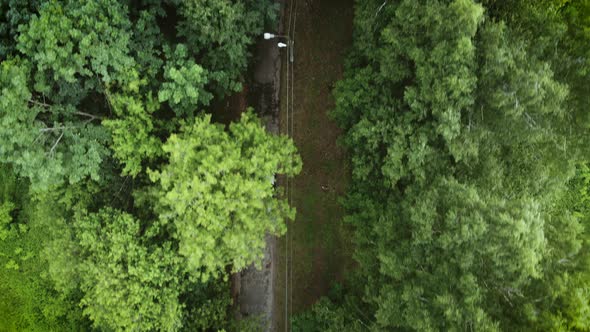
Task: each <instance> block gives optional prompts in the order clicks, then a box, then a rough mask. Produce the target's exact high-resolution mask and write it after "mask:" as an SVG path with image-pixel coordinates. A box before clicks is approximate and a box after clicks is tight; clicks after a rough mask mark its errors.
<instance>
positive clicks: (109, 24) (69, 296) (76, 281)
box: [0, 0, 301, 331]
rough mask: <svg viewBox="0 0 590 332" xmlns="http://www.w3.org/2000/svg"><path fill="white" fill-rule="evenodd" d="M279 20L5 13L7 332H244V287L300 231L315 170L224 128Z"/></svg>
mask: <svg viewBox="0 0 590 332" xmlns="http://www.w3.org/2000/svg"><path fill="white" fill-rule="evenodd" d="M276 9H277V7H276V6H275V5H273V4H272V3H271V2H270V1H267V0H263V1H227V0H206V1H201V0H193V1H175V0H162V1H118V0H91V1H73V0H71V1H70V0H67V1H45V0H40V1H21V0H6V1H4V0H0V10H1V12H2V16H1V17H0V58H1V59H2V61H1V63H0V139H1V140H2V142H3V143H2V144H1V145H0V179H2V181H1V183H2V187H0V190H2V192H0V248H1V251H0V285H1V290H2V294H1V295H0V296H1V299H0V306H1V309H2V310H0V329H2V330H10V331H12V330H15V331H19V330H27V331H29V330H30V331H75V330H84V331H86V330H98V331H129V330H134V331H179V330H186V331H208V330H215V331H217V330H223V329H230V330H231V329H237V328H236V327H235V326H237V325H236V324H234V323H232V315H230V306H231V304H232V303H231V302H232V301H231V298H230V296H229V283H228V282H227V279H228V278H227V274H228V273H230V272H238V271H240V270H242V269H244V268H245V267H247V266H249V265H250V264H252V263H258V261H260V260H261V258H262V253H263V249H264V246H265V242H264V237H265V236H266V234H274V235H281V234H284V232H285V231H286V225H285V221H286V219H293V218H294V214H295V210H294V209H293V208H291V207H289V206H288V204H287V202H286V201H285V200H284V199H283V198H282V193H281V189H280V187H279V186H276V185H275V183H274V177H275V175H277V174H284V175H286V176H294V175H295V174H297V173H298V172H299V170H300V169H301V160H300V158H299V156H298V155H297V151H296V149H295V146H294V144H293V142H292V141H291V140H290V139H288V138H286V137H283V136H275V135H272V134H270V133H268V132H267V131H266V130H265V128H264V126H263V125H262V123H261V121H259V120H258V119H257V117H256V114H255V113H254V111H249V112H248V113H247V114H244V115H243V116H242V118H241V120H239V121H237V122H236V123H234V124H231V125H230V126H229V127H227V128H226V127H224V126H223V125H219V124H216V123H212V122H211V115H210V114H208V113H210V111H212V110H210V109H209V105H210V104H211V103H212V102H214V101H215V102H217V103H218V104H221V103H220V102H219V101H221V100H222V99H223V98H224V97H225V96H227V95H230V94H233V93H235V92H237V91H240V90H241V86H242V83H243V82H244V81H245V79H244V76H243V73H244V72H245V70H246V69H247V66H248V64H249V60H250V52H249V49H250V47H251V46H252V45H253V44H254V42H255V39H254V37H257V36H259V35H260V34H261V33H262V29H263V27H265V26H266V27H272V26H273V25H274V24H276ZM238 32H239V33H238ZM216 111H217V110H216Z"/></svg>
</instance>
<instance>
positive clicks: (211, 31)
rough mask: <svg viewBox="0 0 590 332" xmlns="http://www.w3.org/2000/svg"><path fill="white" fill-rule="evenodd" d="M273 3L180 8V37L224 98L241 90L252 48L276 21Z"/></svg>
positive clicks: (196, 0) (213, 1)
mask: <svg viewBox="0 0 590 332" xmlns="http://www.w3.org/2000/svg"><path fill="white" fill-rule="evenodd" d="M276 11H277V7H276V6H275V5H272V4H271V1H268V0H262V1H222V0H191V1H183V2H182V3H181V5H180V6H179V14H180V15H181V17H182V19H181V20H180V22H179V26H178V36H180V37H183V38H186V41H187V47H188V49H189V50H190V51H191V52H192V54H193V55H195V56H196V57H197V58H199V59H200V64H201V65H202V66H203V67H204V68H205V69H206V70H207V72H208V77H209V79H210V83H211V85H212V86H213V90H214V92H215V93H216V94H218V95H224V94H228V93H231V92H237V91H239V90H241V84H240V74H241V73H242V72H243V71H244V70H245V69H246V65H247V60H248V56H249V51H248V48H249V46H250V45H252V43H253V40H254V37H255V36H259V35H260V34H261V33H262V29H263V28H264V26H265V23H266V22H273V21H274V20H275V16H276Z"/></svg>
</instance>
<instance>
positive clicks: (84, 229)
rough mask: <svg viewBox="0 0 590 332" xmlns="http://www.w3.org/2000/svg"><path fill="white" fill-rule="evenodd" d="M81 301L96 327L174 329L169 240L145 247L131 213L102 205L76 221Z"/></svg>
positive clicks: (178, 311)
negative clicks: (162, 243)
mask: <svg viewBox="0 0 590 332" xmlns="http://www.w3.org/2000/svg"><path fill="white" fill-rule="evenodd" d="M75 229H76V236H77V238H78V239H79V250H80V254H79V255H80V264H79V266H78V271H79V273H80V276H79V278H80V289H81V290H82V292H83V293H84V296H83V297H82V300H81V304H82V305H83V306H84V314H86V315H88V316H89V317H90V319H92V321H93V322H94V325H95V326H96V327H99V328H107V329H112V330H117V331H126V330H141V331H149V330H159V331H177V330H178V329H179V328H180V326H181V324H182V320H181V317H182V309H183V308H182V305H181V304H180V303H179V295H180V291H181V289H182V288H181V287H180V285H179V284H180V282H181V281H180V275H181V274H180V273H179V271H178V269H179V268H180V267H179V258H178V257H176V256H175V255H174V251H173V250H171V248H170V244H165V245H163V246H162V247H150V246H149V245H146V244H145V243H144V241H142V239H145V237H144V236H142V229H141V224H140V222H139V221H138V220H136V219H135V218H134V217H133V216H131V215H129V214H125V213H121V212H120V211H116V210H110V209H104V210H101V211H99V212H98V213H95V214H89V215H88V216H84V217H81V218H80V219H79V220H78V221H77V222H76V224H75Z"/></svg>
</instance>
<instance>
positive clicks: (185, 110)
mask: <svg viewBox="0 0 590 332" xmlns="http://www.w3.org/2000/svg"><path fill="white" fill-rule="evenodd" d="M167 53H172V51H169V52H167ZM168 57H169V60H168V61H167V62H166V67H165V68H164V79H165V81H164V83H162V89H161V90H160V91H159V93H158V99H159V101H160V102H165V101H167V102H168V104H170V106H171V108H172V109H173V110H174V113H176V115H177V116H182V115H189V116H192V115H193V114H194V112H195V110H196V108H197V105H204V106H207V105H208V104H209V101H210V100H211V98H212V96H211V94H210V93H208V92H207V91H205V90H204V86H205V84H206V83H207V82H208V79H207V73H206V72H205V70H204V69H203V67H201V66H199V65H197V64H196V63H195V62H194V61H193V60H190V59H188V51H187V48H186V45H183V44H178V45H177V46H176V49H175V50H174V53H172V54H168Z"/></svg>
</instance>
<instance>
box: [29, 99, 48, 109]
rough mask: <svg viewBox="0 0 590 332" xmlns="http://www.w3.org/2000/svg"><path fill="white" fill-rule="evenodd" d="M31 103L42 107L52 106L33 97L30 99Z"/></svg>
mask: <svg viewBox="0 0 590 332" xmlns="http://www.w3.org/2000/svg"><path fill="white" fill-rule="evenodd" d="M29 103H31V104H35V105H37V106H41V107H51V105H49V104H46V103H42V102H40V101H36V100H33V99H29Z"/></svg>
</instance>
